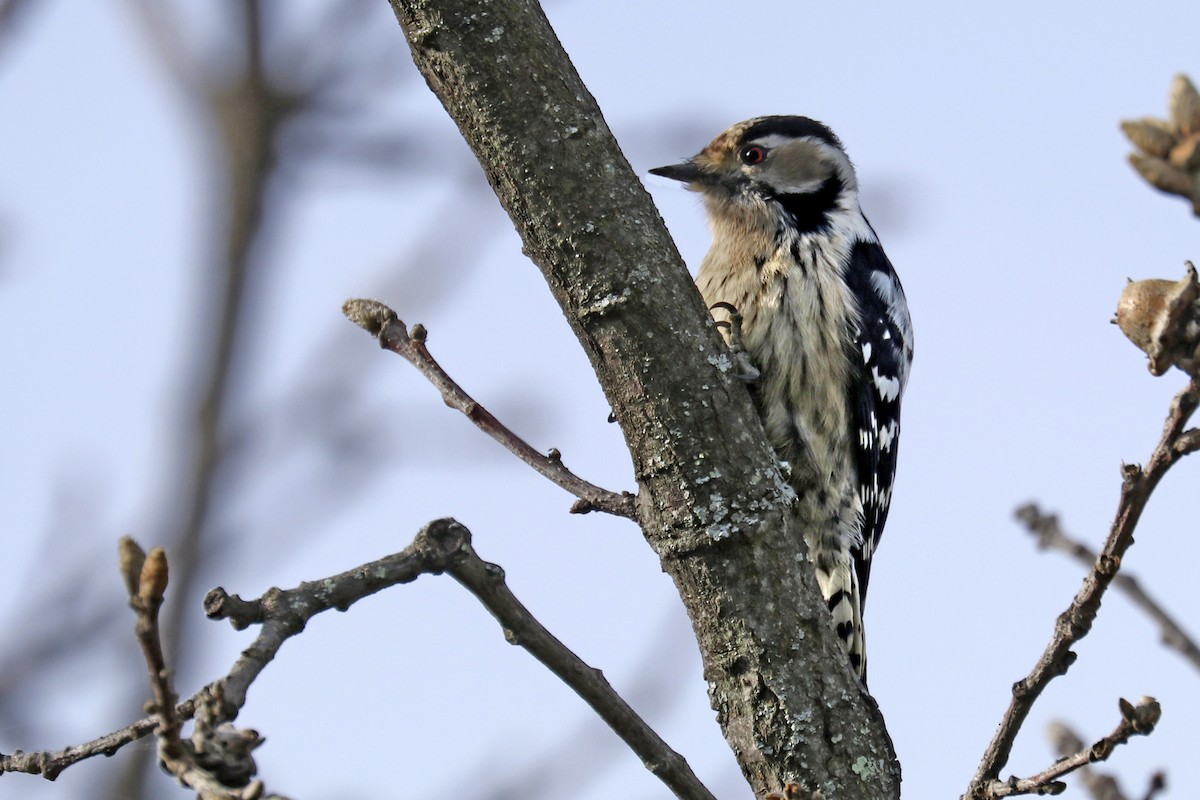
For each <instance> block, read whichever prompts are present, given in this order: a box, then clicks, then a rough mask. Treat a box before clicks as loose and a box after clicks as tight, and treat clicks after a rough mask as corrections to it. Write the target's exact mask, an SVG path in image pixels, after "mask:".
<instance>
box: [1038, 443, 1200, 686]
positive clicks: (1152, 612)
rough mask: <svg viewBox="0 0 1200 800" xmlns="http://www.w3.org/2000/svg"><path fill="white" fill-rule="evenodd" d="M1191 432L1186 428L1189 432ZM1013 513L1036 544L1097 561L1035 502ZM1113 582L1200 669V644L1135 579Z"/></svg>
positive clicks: (1169, 643)
mask: <svg viewBox="0 0 1200 800" xmlns="http://www.w3.org/2000/svg"><path fill="white" fill-rule="evenodd" d="M1194 432H1195V431H1188V433H1194ZM1185 436H1186V434H1185ZM1181 438H1182V437H1181ZM1016 516H1017V519H1018V520H1020V521H1021V522H1022V523H1023V524H1024V525H1025V527H1026V528H1027V529H1028V530H1029V532H1030V533H1032V534H1033V535H1034V536H1036V537H1037V540H1038V547H1040V548H1042V549H1046V548H1049V549H1052V550H1059V551H1061V552H1064V553H1066V554H1067V555H1069V556H1071V557H1072V558H1074V559H1075V560H1076V561H1078V562H1079V563H1081V564H1084V565H1086V566H1089V567H1090V566H1091V565H1093V564H1095V563H1096V559H1097V558H1098V556H1097V554H1096V552H1095V551H1093V550H1092V549H1091V548H1090V547H1088V546H1087V545H1085V544H1084V543H1083V542H1080V541H1077V540H1075V539H1072V538H1070V537H1069V536H1067V535H1066V534H1065V533H1063V530H1062V526H1061V525H1060V523H1059V520H1058V516H1057V515H1056V514H1045V513H1043V512H1042V510H1041V509H1039V508H1038V507H1037V505H1036V504H1034V503H1028V504H1026V505H1023V506H1021V507H1020V508H1018V509H1017V511H1016ZM1113 584H1114V585H1115V586H1116V587H1117V588H1118V589H1120V590H1121V591H1123V592H1125V594H1126V595H1127V596H1128V597H1129V599H1130V600H1132V601H1133V603H1134V605H1136V606H1137V607H1138V608H1140V609H1142V610H1143V611H1145V612H1146V613H1147V614H1148V615H1149V616H1150V618H1151V619H1152V620H1154V621H1155V622H1156V623H1158V626H1159V628H1160V629H1161V631H1162V642H1163V644H1164V645H1166V646H1167V647H1169V648H1170V649H1172V650H1176V651H1178V652H1179V654H1180V655H1182V656H1183V657H1184V658H1185V659H1187V660H1188V661H1189V662H1190V663H1191V665H1192V666H1193V667H1195V668H1196V669H1197V670H1200V647H1197V646H1196V642H1195V641H1194V640H1193V639H1192V637H1191V636H1189V635H1188V634H1187V632H1186V631H1185V630H1184V629H1183V627H1182V626H1180V625H1179V623H1177V622H1176V621H1175V619H1174V618H1173V617H1172V616H1171V615H1170V614H1169V613H1167V611H1166V610H1165V609H1164V608H1163V607H1162V606H1160V605H1159V604H1158V602H1157V601H1155V600H1154V598H1152V597H1150V595H1149V594H1147V593H1146V591H1145V590H1144V589H1143V588H1142V585H1141V583H1140V582H1139V581H1138V579H1137V578H1135V577H1134V576H1132V575H1129V574H1127V573H1125V572H1121V573H1118V574H1117V576H1116V577H1115V578H1113Z"/></svg>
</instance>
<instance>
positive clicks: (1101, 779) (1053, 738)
mask: <svg viewBox="0 0 1200 800" xmlns="http://www.w3.org/2000/svg"><path fill="white" fill-rule="evenodd" d="M1047 733H1048V735H1049V737H1050V743H1051V744H1052V745H1053V747H1054V751H1055V752H1056V753H1058V754H1059V755H1060V756H1064V757H1065V756H1068V755H1071V754H1072V753H1076V752H1078V751H1080V750H1082V749H1083V740H1082V739H1080V738H1079V735H1078V734H1076V733H1075V731H1073V730H1071V728H1070V727H1069V726H1067V725H1066V724H1065V723H1062V722H1053V723H1051V724H1050V730H1049V731H1047ZM1076 777H1078V779H1079V783H1080V785H1082V786H1083V788H1084V789H1085V790H1086V791H1087V793H1088V794H1089V795H1091V797H1092V800H1129V796H1128V795H1126V794H1125V792H1123V791H1122V790H1121V786H1120V784H1118V783H1117V780H1116V778H1114V777H1112V776H1111V775H1106V774H1104V773H1102V772H1097V771H1096V770H1094V769H1092V768H1091V767H1088V766H1084V767H1080V769H1079V773H1078V775H1077V776H1076ZM1166 787H1167V779H1166V776H1164V775H1163V773H1162V772H1156V773H1154V774H1153V775H1151V776H1150V785H1149V786H1148V787H1146V794H1145V795H1143V800H1153V798H1154V796H1155V795H1157V794H1158V793H1159V792H1161V791H1162V790H1163V789H1165V788H1166Z"/></svg>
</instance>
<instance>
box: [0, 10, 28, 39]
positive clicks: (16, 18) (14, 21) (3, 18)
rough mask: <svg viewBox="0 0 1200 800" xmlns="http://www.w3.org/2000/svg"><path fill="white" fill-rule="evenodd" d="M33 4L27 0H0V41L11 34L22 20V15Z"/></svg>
mask: <svg viewBox="0 0 1200 800" xmlns="http://www.w3.org/2000/svg"><path fill="white" fill-rule="evenodd" d="M33 5H35V4H34V3H31V2H30V1H29V0H0V43H3V42H4V39H5V38H6V37H8V36H11V35H12V32H13V30H14V29H16V27H17V26H18V25H20V24H21V22H22V16H23V15H24V14H25V13H26V12H28V11H29V9H30V8H31V7H32V6H33Z"/></svg>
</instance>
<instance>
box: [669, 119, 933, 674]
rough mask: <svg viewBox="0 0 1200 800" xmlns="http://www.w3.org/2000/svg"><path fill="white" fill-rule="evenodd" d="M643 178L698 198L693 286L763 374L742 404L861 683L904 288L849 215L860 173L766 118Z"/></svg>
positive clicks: (907, 343) (882, 517) (835, 147)
mask: <svg viewBox="0 0 1200 800" xmlns="http://www.w3.org/2000/svg"><path fill="white" fill-rule="evenodd" d="M650 171H651V172H652V173H653V174H655V175H661V176H663V177H666V178H671V179H673V180H677V181H682V182H683V183H685V184H686V185H687V187H688V188H689V189H692V190H694V191H697V192H699V193H700V194H701V196H702V197H703V199H704V205H705V207H706V208H707V211H708V219H709V225H710V227H711V228H712V236H713V242H712V248H711V249H710V250H709V251H708V255H707V256H705V258H704V262H703V263H702V264H701V266H700V275H699V277H698V278H697V281H696V282H697V284H698V286H699V289H700V293H701V294H702V295H703V296H704V301H705V303H706V304H707V305H708V306H709V308H710V310H711V313H712V315H713V318H714V319H715V320H716V321H717V323H718V325H720V326H721V329H722V332H723V333H724V335H725V337H726V340H727V341H728V342H729V343H730V345H731V347H733V348H734V349H735V351H739V352H740V354H741V355H742V356H743V357H747V358H748V359H749V362H750V363H751V364H752V365H753V367H754V370H753V371H756V372H757V377H756V378H754V380H753V382H752V383H751V384H750V390H751V393H752V395H753V396H754V401H755V404H756V406H757V408H758V411H759V414H760V415H761V417H762V421H763V426H764V428H765V429H766V432H767V436H768V437H769V439H770V441H771V444H772V446H773V447H774V448H775V452H776V454H777V455H778V457H779V459H780V460H781V461H783V462H786V463H787V465H788V470H787V472H786V474H788V475H789V476H790V477H789V482H790V483H791V485H792V486H793V488H794V489H795V490H796V494H797V497H798V501H797V504H796V514H797V516H798V520H799V523H800V527H801V530H802V531H803V532H804V537H805V541H806V542H807V544H808V555H809V558H810V559H811V560H812V562H813V564H814V566H815V568H816V574H817V582H818V584H819V585H820V588H821V593H822V595H823V596H824V598H825V601H826V603H827V604H828V606H829V610H830V612H831V613H832V615H833V623H834V626H835V628H836V630H837V633H838V636H839V637H840V638H841V640H842V641H843V642H844V643H845V646H846V650H847V652H848V653H849V658H850V664H851V666H852V668H853V669H854V671H855V672H856V673H857V674H858V675H859V677H860V678H861V679H862V680H863V682H864V683H865V682H866V668H867V664H866V649H865V642H864V635H863V623H862V612H863V607H864V601H865V598H866V593H867V579H868V576H869V574H870V570H871V559H872V557H873V556H874V554H875V548H876V546H877V545H878V543H879V537H880V535H881V534H882V533H883V526H884V522H885V521H886V520H887V513H888V505H889V503H890V502H891V497H892V482H893V480H894V478H895V475H896V448H897V443H898V440H899V437H900V399H901V396H902V395H903V393H904V387H905V384H906V383H907V381H908V371H909V366H910V365H911V363H912V354H913V344H912V342H913V333H912V322H911V321H910V319H909V314H908V305H907V303H906V301H905V299H904V290H903V289H902V288H901V286H900V280H899V278H897V277H896V273H895V271H894V270H893V269H892V265H891V262H890V261H888V258H887V256H886V255H884V252H883V248H882V247H881V246H880V245H879V239H878V237H877V236H876V235H875V231H874V230H873V229H872V228H871V225H870V223H868V222H867V218H866V217H865V216H863V213H862V210H861V209H860V208H859V204H858V179H857V177H856V176H855V172H854V167H853V166H852V165H851V163H850V159H849V158H848V157H847V155H846V151H845V149H844V148H843V147H842V144H841V142H840V141H838V138H837V137H836V136H835V135H834V134H833V132H832V131H831V130H830V129H829V128H827V127H826V126H825V125H823V124H821V123H820V122H817V121H815V120H812V119H809V118H807V117H795V116H772V117H757V118H755V119H751V120H747V121H746V122H741V123H738V124H737V125H734V126H733V127H732V128H730V129H729V130H727V131H725V132H724V133H722V134H721V135H720V136H718V137H717V138H716V139H714V140H713V141H712V143H711V144H709V145H708V146H707V147H706V148H704V149H703V150H701V151H700V152H699V153H698V154H697V155H696V156H694V157H693V158H691V159H689V160H687V161H685V162H683V163H681V164H674V165H671V166H666V167H659V168H657V169H653V170H650Z"/></svg>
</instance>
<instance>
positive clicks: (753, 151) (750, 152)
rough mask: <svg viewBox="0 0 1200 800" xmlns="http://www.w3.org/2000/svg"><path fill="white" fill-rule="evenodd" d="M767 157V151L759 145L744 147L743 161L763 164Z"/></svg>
mask: <svg viewBox="0 0 1200 800" xmlns="http://www.w3.org/2000/svg"><path fill="white" fill-rule="evenodd" d="M766 157H767V151H766V150H765V149H763V148H761V147H759V146H758V145H752V146H751V147H746V148H743V149H742V162H743V163H746V164H761V163H762V162H763V159H764V158H766Z"/></svg>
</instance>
